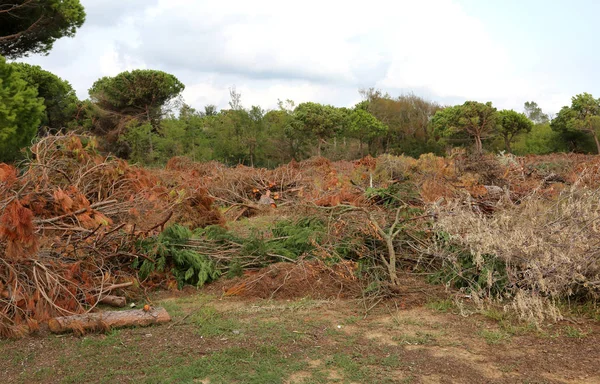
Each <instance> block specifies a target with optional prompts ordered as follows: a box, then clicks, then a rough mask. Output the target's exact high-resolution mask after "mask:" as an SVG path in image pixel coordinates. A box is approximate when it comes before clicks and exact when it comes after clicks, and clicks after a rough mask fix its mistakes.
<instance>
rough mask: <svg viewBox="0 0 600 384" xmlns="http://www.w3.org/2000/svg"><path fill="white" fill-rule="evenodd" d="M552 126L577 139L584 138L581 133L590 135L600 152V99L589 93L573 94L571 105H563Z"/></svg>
mask: <svg viewBox="0 0 600 384" xmlns="http://www.w3.org/2000/svg"><path fill="white" fill-rule="evenodd" d="M550 126H551V127H552V129H553V130H555V131H558V132H561V133H563V134H565V135H569V136H570V137H571V138H575V139H576V140H577V141H581V140H582V139H583V136H582V135H580V134H581V133H584V134H587V135H590V136H591V137H592V138H593V139H594V142H595V144H596V151H597V153H599V154H600V140H599V138H598V136H599V134H600V99H596V98H594V97H593V96H592V95H591V94H589V93H582V94H579V95H576V96H573V97H572V98H571V106H570V107H568V106H565V107H563V108H562V109H561V110H560V112H559V113H558V115H557V116H556V118H555V119H554V120H552V123H550ZM578 134H579V135H578Z"/></svg>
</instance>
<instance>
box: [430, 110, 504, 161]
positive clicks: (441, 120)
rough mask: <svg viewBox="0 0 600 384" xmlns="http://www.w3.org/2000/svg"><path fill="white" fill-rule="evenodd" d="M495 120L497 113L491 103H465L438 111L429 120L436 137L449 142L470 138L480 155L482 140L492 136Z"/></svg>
mask: <svg viewBox="0 0 600 384" xmlns="http://www.w3.org/2000/svg"><path fill="white" fill-rule="evenodd" d="M497 120H498V113H497V112H496V108H494V107H493V106H492V103H491V102H487V103H485V104H483V103H479V102H476V101H466V102H465V103H464V104H462V105H457V106H454V107H449V108H445V109H443V110H441V111H438V112H437V113H436V114H435V115H434V116H433V118H432V120H431V126H432V128H433V131H434V132H435V133H436V134H437V135H439V136H441V137H444V138H446V139H449V140H462V139H464V137H465V136H467V137H470V138H471V139H473V140H474V141H475V151H476V152H477V153H481V152H482V150H483V144H482V140H484V139H486V138H489V137H493V136H494V134H495V133H496V132H495V130H496V123H497Z"/></svg>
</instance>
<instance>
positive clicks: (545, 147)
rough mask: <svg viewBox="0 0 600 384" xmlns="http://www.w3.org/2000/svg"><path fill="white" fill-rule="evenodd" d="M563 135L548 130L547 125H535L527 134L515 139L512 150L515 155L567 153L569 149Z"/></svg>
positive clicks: (548, 126) (550, 129)
mask: <svg viewBox="0 0 600 384" xmlns="http://www.w3.org/2000/svg"><path fill="white" fill-rule="evenodd" d="M567 143H568V142H567V141H566V140H564V135H563V134H561V133H560V132H556V131H554V130H552V128H550V124H549V123H545V124H536V125H534V126H533V128H532V129H531V132H529V133H528V134H520V135H518V136H517V137H516V138H515V142H514V144H513V145H512V149H513V151H514V153H515V154H517V155H527V154H532V155H547V154H549V153H555V152H568V151H569V147H568V145H567Z"/></svg>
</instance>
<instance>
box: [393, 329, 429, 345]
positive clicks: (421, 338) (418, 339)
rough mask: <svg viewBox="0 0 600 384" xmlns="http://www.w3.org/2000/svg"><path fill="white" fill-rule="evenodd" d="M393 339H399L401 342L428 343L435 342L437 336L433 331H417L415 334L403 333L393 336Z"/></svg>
mask: <svg viewBox="0 0 600 384" xmlns="http://www.w3.org/2000/svg"><path fill="white" fill-rule="evenodd" d="M392 340H394V341H398V342H399V343H400V344H408V345H426V344H435V342H436V338H435V336H434V335H432V334H431V333H423V332H417V333H416V334H415V335H402V336H400V337H396V336H395V337H393V338H392Z"/></svg>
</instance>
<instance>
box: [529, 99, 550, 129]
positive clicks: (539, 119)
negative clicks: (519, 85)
mask: <svg viewBox="0 0 600 384" xmlns="http://www.w3.org/2000/svg"><path fill="white" fill-rule="evenodd" d="M525 115H526V116H527V118H528V119H529V120H531V121H533V122H534V123H536V124H545V123H548V122H549V121H550V118H549V117H548V115H547V114H545V113H544V112H542V108H540V107H539V106H538V105H537V103H536V102H535V101H526V102H525Z"/></svg>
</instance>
